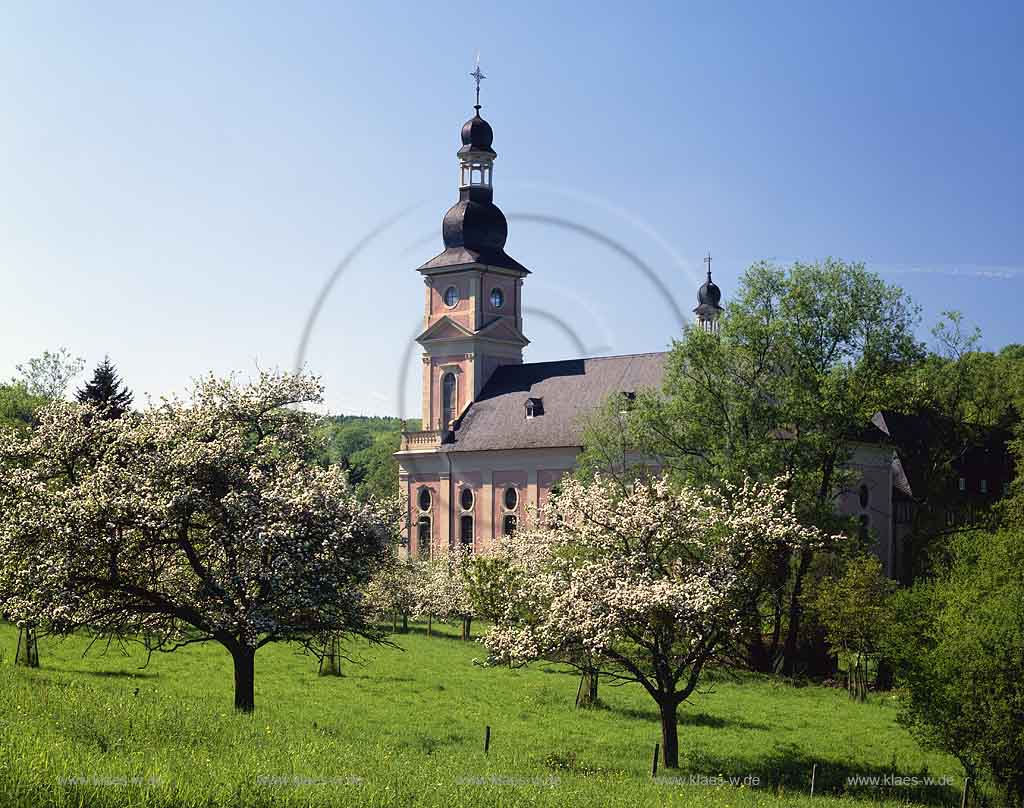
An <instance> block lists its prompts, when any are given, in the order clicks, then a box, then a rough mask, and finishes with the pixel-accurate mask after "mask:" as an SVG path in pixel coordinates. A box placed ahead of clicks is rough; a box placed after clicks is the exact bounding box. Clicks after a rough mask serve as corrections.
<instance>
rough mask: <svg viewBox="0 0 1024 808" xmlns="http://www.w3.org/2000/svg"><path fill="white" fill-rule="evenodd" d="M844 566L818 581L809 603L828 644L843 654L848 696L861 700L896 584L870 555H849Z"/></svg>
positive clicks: (888, 614)
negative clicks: (834, 573) (813, 595)
mask: <svg viewBox="0 0 1024 808" xmlns="http://www.w3.org/2000/svg"><path fill="white" fill-rule="evenodd" d="M845 567H846V568H845V570H844V571H843V573H842V575H840V576H838V577H834V578H825V579H823V580H822V581H821V582H820V584H819V585H818V587H817V592H816V595H815V598H814V600H813V603H814V608H815V610H816V612H817V615H818V619H819V620H820V621H821V623H822V625H823V626H824V627H825V631H826V637H827V639H828V642H829V644H830V645H831V646H832V648H833V649H835V650H836V651H841V652H842V653H843V654H844V656H845V657H846V663H847V684H848V689H849V691H850V698H852V699H856V700H857V701H864V700H865V699H866V698H867V668H868V663H869V661H871V660H872V659H874V658H877V655H878V653H879V651H880V640H881V637H882V635H883V633H884V631H885V628H886V626H887V625H888V621H889V620H890V619H891V613H890V605H889V601H890V598H891V597H892V594H893V592H894V590H895V587H896V584H895V582H893V581H892V580H890V579H889V578H887V577H886V576H885V573H883V572H882V565H881V563H880V562H879V561H878V559H877V558H875V557H874V556H860V557H857V558H851V559H850V560H849V561H847V562H846V565H845Z"/></svg>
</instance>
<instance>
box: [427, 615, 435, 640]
mask: <svg viewBox="0 0 1024 808" xmlns="http://www.w3.org/2000/svg"><path fill="white" fill-rule="evenodd" d="M427 636H428V637H433V636H434V615H433V613H429V614H427Z"/></svg>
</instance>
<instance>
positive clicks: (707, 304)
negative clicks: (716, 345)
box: [693, 253, 725, 334]
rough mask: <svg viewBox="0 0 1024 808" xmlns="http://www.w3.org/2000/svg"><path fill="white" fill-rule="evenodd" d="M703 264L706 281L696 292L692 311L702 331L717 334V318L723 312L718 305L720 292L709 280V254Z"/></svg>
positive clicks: (720, 296)
mask: <svg viewBox="0 0 1024 808" xmlns="http://www.w3.org/2000/svg"><path fill="white" fill-rule="evenodd" d="M704 263H705V264H707V266H708V279H707V280H706V281H704V283H703V284H701V287H700V289H698V290H697V308H695V309H694V310H693V313H694V314H696V315H697V323H698V325H700V327H701V328H702V329H703V330H704V331H707V332H708V333H710V334H717V333H718V318H719V317H721V316H722V312H723V311H725V309H723V308H722V307H721V305H719V304H720V303H721V300H722V290H721V289H719V288H718V286H716V285H715V282H714V281H712V280H711V253H708V254H707V257H706V258H705V259H704Z"/></svg>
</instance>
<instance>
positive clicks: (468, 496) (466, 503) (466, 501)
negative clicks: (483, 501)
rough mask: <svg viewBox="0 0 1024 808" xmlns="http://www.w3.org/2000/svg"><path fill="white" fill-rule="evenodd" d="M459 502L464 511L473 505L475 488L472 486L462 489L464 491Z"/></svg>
mask: <svg viewBox="0 0 1024 808" xmlns="http://www.w3.org/2000/svg"><path fill="white" fill-rule="evenodd" d="M459 504H460V505H461V506H462V510H464V511H468V510H470V509H471V508H472V507H473V490H472V489H471V488H463V489H462V493H461V494H459Z"/></svg>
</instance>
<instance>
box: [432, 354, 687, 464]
mask: <svg viewBox="0 0 1024 808" xmlns="http://www.w3.org/2000/svg"><path fill="white" fill-rule="evenodd" d="M666 356H668V354H667V353H647V354H633V355H630V356H608V357H595V358H592V359H567V360H564V361H560V362H536V363H532V364H524V365H502V366H501V367H499V368H498V369H497V370H495V371H494V373H493V374H492V375H491V378H490V379H488V381H487V384H486V385H485V386H484V389H483V390H481V391H480V395H479V396H478V398H477V400H476V401H474V402H473V403H472V404H471V405H470V407H469V409H468V410H467V411H466V413H465V414H464V415H463V416H462V419H461V421H460V423H459V424H458V426H457V428H456V430H455V440H454V443H450V444H448V445H447V446H446V447H444V448H446V449H447V450H448V451H455V452H472V451H486V450H494V449H542V448H550V447H562V446H580V445H581V444H582V431H583V430H582V423H581V421H582V416H583V415H584V414H585V413H587V412H589V411H591V410H593V409H594V408H595V407H598V406H600V404H601V403H602V402H603V401H605V399H607V398H608V396H610V395H611V394H612V393H626V392H635V391H638V390H642V389H644V388H652V387H659V386H660V385H661V380H662V375H663V373H664V368H665V357H666ZM528 398H540V399H543V401H544V414H543V415H538V416H537V417H535V418H530V419H527V417H526V400H527V399H528Z"/></svg>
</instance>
